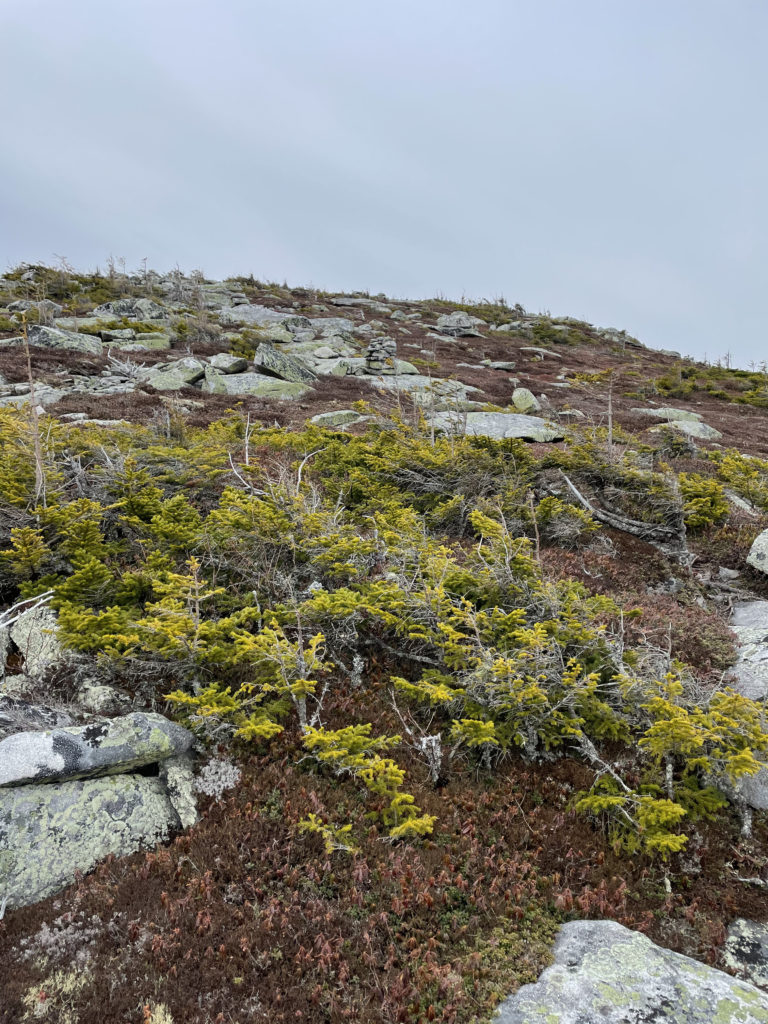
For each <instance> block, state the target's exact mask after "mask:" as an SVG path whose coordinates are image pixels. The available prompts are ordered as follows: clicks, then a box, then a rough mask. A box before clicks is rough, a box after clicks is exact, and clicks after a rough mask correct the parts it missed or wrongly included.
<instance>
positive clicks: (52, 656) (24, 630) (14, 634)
mask: <svg viewBox="0 0 768 1024" xmlns="http://www.w3.org/2000/svg"><path fill="white" fill-rule="evenodd" d="M9 636H10V639H11V640H12V641H13V642H14V643H15V644H16V646H17V647H18V649H19V652H20V654H21V656H22V657H23V658H24V674H25V675H27V676H38V675H40V674H42V673H43V672H44V671H45V670H46V669H47V668H50V667H51V665H55V664H56V662H57V661H58V660H59V658H60V656H61V647H60V645H59V641H58V640H57V638H56V615H55V613H54V612H52V611H51V609H50V608H36V609H34V610H31V611H28V612H26V613H25V614H24V615H22V616H21V617H20V618H19V619H18V621H17V622H15V623H14V625H13V626H11V629H10V631H9Z"/></svg>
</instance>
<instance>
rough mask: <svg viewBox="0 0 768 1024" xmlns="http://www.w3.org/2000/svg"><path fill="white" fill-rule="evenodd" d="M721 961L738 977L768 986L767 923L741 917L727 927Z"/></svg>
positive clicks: (764, 986) (760, 986) (761, 986)
mask: <svg viewBox="0 0 768 1024" xmlns="http://www.w3.org/2000/svg"><path fill="white" fill-rule="evenodd" d="M723 963H724V964H725V966H726V967H728V968H729V969H730V970H732V971H736V973H737V974H738V975H739V977H740V978H744V979H745V980H746V981H750V982H751V983H752V984H753V985H757V986H758V987H759V988H768V925H766V924H760V922H759V921H747V920H745V919H744V918H743V917H742V918H739V919H738V920H736V921H734V922H733V923H732V924H731V926H730V927H729V929H728V937H727V938H726V940H725V946H724V947H723Z"/></svg>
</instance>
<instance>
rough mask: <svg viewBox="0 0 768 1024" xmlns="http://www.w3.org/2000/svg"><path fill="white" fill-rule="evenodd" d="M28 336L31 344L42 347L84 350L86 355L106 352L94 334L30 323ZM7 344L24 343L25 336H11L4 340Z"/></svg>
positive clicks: (69, 350)
mask: <svg viewBox="0 0 768 1024" xmlns="http://www.w3.org/2000/svg"><path fill="white" fill-rule="evenodd" d="M27 337H28V338H29V343H30V345H39V346H40V347H41V348H58V349H63V350H65V351H67V352H82V353H84V354H85V355H91V356H100V355H102V353H103V352H104V346H103V345H102V344H101V341H100V339H99V338H96V337H94V336H93V335H92V334H79V333H75V332H74V331H63V330H61V328H59V327H44V326H43V325H42V324H30V325H29V327H28V328H27ZM2 344H3V346H6V345H23V344H24V338H23V337H18V338H9V339H8V340H7V341H4V342H3V343H2Z"/></svg>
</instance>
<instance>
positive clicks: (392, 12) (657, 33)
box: [0, 0, 768, 365]
mask: <svg viewBox="0 0 768 1024" xmlns="http://www.w3.org/2000/svg"><path fill="white" fill-rule="evenodd" d="M0 39H2V57H1V58H0V96H2V97H3V104H2V106H3V113H2V135H1V141H0V147H2V150H1V155H2V160H0V271H1V270H2V269H4V268H6V267H8V266H10V265H15V264H17V263H19V262H21V261H29V262H32V261H36V262H37V261H40V262H53V261H54V254H58V255H61V256H65V257H66V258H67V259H68V260H69V261H70V262H72V263H73V264H74V265H75V266H77V267H78V268H83V269H91V268H93V267H94V266H96V265H100V266H102V267H103V266H104V264H105V260H106V257H107V256H108V255H109V254H110V253H112V254H113V255H114V256H115V257H116V258H118V257H124V258H125V260H126V263H127V266H128V268H129V269H131V268H135V267H138V265H139V263H140V261H141V260H142V259H143V258H144V257H146V258H147V261H148V263H149V265H150V266H151V267H155V268H157V269H169V268H171V267H173V266H174V265H176V264H178V265H180V266H181V267H182V268H183V269H185V270H191V269H194V268H200V269H202V270H203V271H204V272H205V273H206V275H207V276H209V277H223V276H226V275H229V274H248V273H251V272H252V273H253V274H254V275H255V276H257V277H260V278H263V279H268V280H278V281H282V280H287V281H288V282H289V284H293V285H309V284H311V285H316V286H318V287H324V288H329V289H337V290H355V289H370V290H371V291H372V292H379V291H383V292H386V293H387V294H389V295H392V296H395V297H414V298H420V297H425V296H434V295H436V294H438V293H440V294H443V295H445V296H446V297H449V298H458V297H460V296H461V295H462V294H464V295H466V296H470V297H473V298H493V297H495V296H499V295H503V296H504V297H505V298H506V299H507V300H508V301H509V302H510V303H514V302H521V303H522V304H523V305H524V306H526V307H527V308H528V309H530V310H533V311H544V310H549V311H551V312H552V313H553V314H557V315H572V316H579V317H583V318H585V319H588V320H590V321H592V322H594V323H597V324H601V325H604V326H617V327H624V328H626V329H627V330H629V331H630V332H631V333H633V334H635V335H637V336H638V337H640V338H641V339H642V340H643V341H645V342H646V343H647V344H650V345H654V346H657V347H665V348H675V349H679V350H681V351H682V352H684V353H686V354H693V355H697V356H699V357H702V356H704V355H705V354H706V355H707V356H709V357H710V358H713V357H717V356H721V355H723V354H724V353H725V352H726V351H730V352H731V353H733V354H734V356H735V358H736V359H737V361H738V362H739V363H740V364H743V365H746V364H748V363H749V361H750V360H757V361H759V360H761V359H764V358H767V357H768V344H766V342H767V341H768V315H767V314H766V311H765V310H764V309H763V306H764V302H765V280H766V264H767V262H768V261H767V257H768V231H767V229H768V133H767V132H766V123H767V118H766V101H767V100H768V61H766V57H765V54H766V52H767V51H768V2H766V0H718V2H715V0H472V2H470V0H460V2H457V0H386V2H380V0H274V2H273V0H68V2H66V3H62V0H0Z"/></svg>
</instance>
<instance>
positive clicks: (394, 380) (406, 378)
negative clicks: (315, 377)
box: [345, 359, 480, 407]
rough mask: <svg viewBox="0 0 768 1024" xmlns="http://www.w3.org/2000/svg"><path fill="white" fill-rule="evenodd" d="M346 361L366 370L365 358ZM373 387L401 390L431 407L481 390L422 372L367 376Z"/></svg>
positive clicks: (384, 389) (459, 399)
mask: <svg viewBox="0 0 768 1024" xmlns="http://www.w3.org/2000/svg"><path fill="white" fill-rule="evenodd" d="M345 362H346V363H347V364H348V365H349V364H350V363H355V362H360V363H362V366H363V370H362V372H363V373H364V372H365V369H364V367H365V360H350V359H347V360H345ZM366 379H367V380H369V381H370V383H371V384H372V386H373V387H375V388H378V389H379V390H381V391H395V392H397V391H401V392H403V393H404V394H407V395H409V396H410V397H411V399H412V400H413V401H414V402H415V403H416V404H417V405H422V406H426V407H429V406H430V405H432V403H433V402H435V403H436V402H437V401H438V400H441V399H442V400H445V401H454V402H463V401H466V398H467V395H468V394H469V392H476V391H479V390H480V389H479V388H475V387H472V385H471V384H462V382H461V381H460V380H449V379H444V378H440V377H427V376H425V375H424V374H422V373H409V374H402V373H396V374H392V376H385V375H381V376H379V377H367V378H366Z"/></svg>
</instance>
